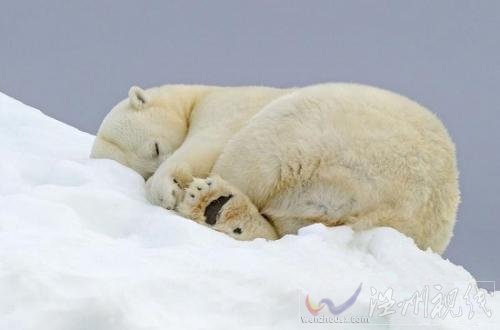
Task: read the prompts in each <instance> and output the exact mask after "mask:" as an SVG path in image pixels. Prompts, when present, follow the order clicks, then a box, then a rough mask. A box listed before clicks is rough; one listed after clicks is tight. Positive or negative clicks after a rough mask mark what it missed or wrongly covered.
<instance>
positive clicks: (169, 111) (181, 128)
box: [90, 86, 188, 179]
mask: <svg viewBox="0 0 500 330" xmlns="http://www.w3.org/2000/svg"><path fill="white" fill-rule="evenodd" d="M128 96H129V97H128V99H125V100H123V101H122V102H120V103H118V104H117V105H116V106H115V107H114V108H113V109H112V110H111V112H110V113H109V114H108V115H107V116H106V118H104V121H103V122H102V124H101V126H100V128H99V131H98V133H97V136H96V139H95V142H94V145H93V147H92V151H91V155H90V157H91V158H107V159H112V160H115V161H117V162H119V163H121V164H123V165H125V166H127V167H130V168H132V169H133V170H135V171H136V172H138V173H139V174H141V175H142V176H143V177H144V178H145V179H147V178H148V177H150V176H151V175H152V174H153V173H154V172H155V171H156V169H157V168H158V167H159V166H160V164H161V163H162V162H163V161H164V160H165V159H166V158H168V157H169V155H170V154H172V153H173V152H174V151H175V150H176V149H177V148H178V147H179V146H180V145H181V143H182V142H183V141H184V138H185V137H186V134H187V130H188V122H187V121H188V120H187V116H186V114H185V110H184V108H185V105H184V104H183V103H182V102H180V101H179V99H177V98H175V97H174V95H173V93H169V92H168V87H160V88H151V89H148V90H143V89H141V88H140V87H136V86H134V87H132V88H130V90H129V94H128Z"/></svg>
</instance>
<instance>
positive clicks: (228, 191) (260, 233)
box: [177, 177, 277, 240]
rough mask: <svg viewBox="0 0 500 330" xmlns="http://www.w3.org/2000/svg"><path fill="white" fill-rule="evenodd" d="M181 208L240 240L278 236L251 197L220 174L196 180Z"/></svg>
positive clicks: (186, 213) (197, 218) (203, 222)
mask: <svg viewBox="0 0 500 330" xmlns="http://www.w3.org/2000/svg"><path fill="white" fill-rule="evenodd" d="M177 211H178V212H179V213H180V214H182V215H183V216H185V217H187V218H190V219H192V220H194V221H196V222H198V223H200V224H203V225H206V226H208V227H211V228H213V229H215V230H217V231H220V232H223V233H226V234H228V235H229V236H232V237H234V238H236V239H239V240H251V239H254V238H258V237H261V238H266V239H276V238H277V235H276V231H275V230H274V228H273V227H272V225H271V224H270V223H269V222H268V221H267V220H266V219H265V218H264V217H262V216H261V215H260V214H259V212H258V210H257V208H256V207H255V205H253V204H252V202H251V201H250V200H249V199H248V197H246V196H245V194H243V193H242V192H240V191H239V190H237V189H236V188H234V187H232V186H231V185H229V184H228V183H227V182H226V181H224V180H222V179H221V178H219V177H209V178H207V179H199V178H195V179H193V181H192V182H191V184H190V185H189V187H188V188H187V189H186V191H185V193H184V199H183V200H182V202H181V203H180V204H179V207H178V208H177Z"/></svg>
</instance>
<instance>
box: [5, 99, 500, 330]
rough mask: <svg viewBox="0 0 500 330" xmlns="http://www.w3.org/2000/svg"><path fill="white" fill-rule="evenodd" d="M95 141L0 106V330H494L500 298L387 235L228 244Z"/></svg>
mask: <svg viewBox="0 0 500 330" xmlns="http://www.w3.org/2000/svg"><path fill="white" fill-rule="evenodd" d="M92 140H93V136H91V135H88V134H86V133H82V132H80V131H78V130H76V129H74V128H72V127H69V126H67V125H64V124H62V123H60V122H58V121H55V120H53V119H51V118H48V117H46V116H44V115H43V114H42V113H41V112H39V111H38V110H35V109H33V108H30V107H28V106H26V105H23V104H21V103H19V102H17V101H15V100H13V99H11V98H9V97H7V96H5V95H3V94H0V157H1V161H0V329H9V330H12V329H65V330H67V329H92V330H99V329H106V330H109V329H120V330H124V329H271V328H272V329H295V328H318V327H320V328H321V325H319V324H311V323H313V322H319V323H323V324H322V325H323V326H328V327H332V324H329V323H336V325H335V326H336V327H337V328H341V327H342V323H343V322H346V323H348V324H346V325H345V326H346V327H347V328H352V323H349V322H368V323H367V324H364V325H363V327H364V328H366V329H369V328H375V327H378V328H380V327H383V328H384V327H385V328H395V329H397V328H400V327H401V326H402V325H406V326H408V327H406V326H405V329H406V328H409V327H410V326H409V325H412V326H415V327H417V328H421V327H420V326H418V325H422V324H432V325H433V326H434V327H433V328H439V329H456V328H457V327H458V326H462V327H463V328H470V327H471V326H474V325H478V326H479V327H480V328H481V329H486V328H497V329H498V326H499V318H498V317H497V316H496V314H495V311H498V310H500V309H499V306H500V300H499V296H498V295H497V297H491V296H490V295H488V294H485V292H484V291H482V290H479V291H478V290H477V288H476V285H475V281H474V279H473V278H472V277H471V275H470V274H469V273H468V272H467V271H466V270H464V269H463V268H462V267H459V266H455V265H453V264H452V263H450V262H449V261H446V260H443V259H442V258H441V257H440V256H438V255H436V254H433V253H431V252H429V251H428V252H423V251H420V250H418V249H417V248H416V247H415V245H414V244H413V242H412V241H411V240H410V239H408V238H406V237H404V236H403V235H401V234H399V233H397V232H396V231H394V230H391V229H388V228H380V229H375V230H371V231H368V232H363V233H353V232H352V231H351V230H350V229H349V228H344V227H338V228H325V227H323V226H321V225H314V226H310V227H307V228H304V229H303V230H302V231H301V232H300V234H299V235H297V236H287V237H285V238H283V239H281V240H279V241H275V242H266V241H263V240H255V241H253V242H239V241H235V240H232V239H231V238H229V237H226V236H224V235H222V234H220V233H218V232H215V231H212V230H210V229H208V228H205V227H202V226H199V225H197V224H195V223H193V222H191V221H189V220H186V219H183V218H181V217H179V216H176V215H175V214H173V213H172V212H169V211H166V210H164V209H161V208H159V207H155V206H152V205H150V204H148V203H147V201H146V200H145V198H144V182H143V180H142V178H141V177H140V176H139V175H137V174H136V173H134V172H133V171H131V170H129V169H127V168H125V167H123V166H121V165H119V164H117V163H115V162H112V161H107V160H90V159H88V154H89V150H90V147H91V144H92ZM360 284H361V291H360V293H359V296H356V295H355V293H356V291H355V290H356V288H358V287H359V286H360ZM426 292H427V294H426ZM454 294H456V296H455V298H456V299H451V298H453V295H454ZM306 297H307V298H308V300H307V302H308V303H309V304H308V305H306ZM349 297H352V299H351V302H352V300H353V299H354V303H353V304H352V306H351V307H349V308H345V307H346V306H341V304H342V303H343V302H344V301H346V300H347V299H348V298H349ZM323 298H325V299H327V300H323V301H322V302H320V300H321V299H323ZM411 298H415V299H414V300H413V304H412V300H411ZM328 300H330V301H332V302H333V305H335V306H333V305H332V304H330V306H328ZM384 300H385V301H384ZM405 302H406V303H405ZM452 302H454V305H453V304H452ZM483 302H484V304H483ZM339 305H340V307H339ZM415 305H417V306H418V307H419V309H418V313H415ZM332 306H333V307H336V308H337V309H338V308H340V309H342V308H344V309H345V310H344V311H343V312H342V313H341V314H339V315H334V314H332V313H331V312H330V311H329V308H328V307H332ZM405 306H406V307H407V309H406V312H405V310H404V307H405ZM426 306H427V307H426ZM443 306H444V307H445V309H444V310H443V309H439V308H440V307H443ZM481 306H483V308H484V311H483V309H482V308H481ZM307 307H309V308H310V309H307ZM446 307H448V308H449V309H448V310H447V309H446ZM320 309H321V310H320ZM370 309H371V312H370ZM309 310H310V311H309ZM436 310H438V311H439V310H440V311H441V314H435V312H436ZM450 310H451V311H450ZM334 311H335V310H334ZM446 311H448V312H446ZM471 311H472V313H473V314H470V312H471ZM485 311H486V312H489V311H491V312H492V313H493V314H492V315H491V317H489V316H488V315H487V313H485ZM445 312H446V313H447V315H443V314H444V313H445ZM451 312H453V313H455V314H459V312H461V316H459V315H455V317H452V316H451V315H450V313H451ZM385 313H388V314H387V315H383V314H385ZM315 314H316V315H315ZM370 315H371V317H370ZM471 315H472V317H471ZM469 318H470V319H469ZM495 326H496V327H495Z"/></svg>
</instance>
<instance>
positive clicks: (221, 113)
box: [91, 84, 459, 253]
mask: <svg viewBox="0 0 500 330" xmlns="http://www.w3.org/2000/svg"><path fill="white" fill-rule="evenodd" d="M91 157H93V158H110V159H114V160H116V161H118V162H120V163H122V164H123V165H125V166H128V167H130V168H132V169H134V170H135V171H137V172H138V173H140V174H141V175H142V176H143V177H144V178H145V179H147V184H146V186H147V188H146V190H147V195H148V199H149V200H150V201H151V202H152V203H154V204H157V205H161V206H163V207H165V208H167V209H173V210H176V211H177V212H179V213H180V214H182V215H184V216H186V217H188V218H190V219H193V220H195V221H197V222H199V223H202V224H204V225H207V226H210V227H212V228H214V229H216V230H218V231H222V232H224V233H227V234H228V235H230V236H232V237H234V238H237V239H242V240H249V239H253V238H256V237H263V238H266V239H276V238H279V237H281V236H283V235H285V234H290V233H296V232H297V230H298V229H299V228H301V227H303V226H306V225H309V224H312V223H323V224H325V225H327V226H338V225H348V226H351V227H352V228H354V229H355V230H362V229H367V228H372V227H374V226H390V227H393V228H395V229H397V230H399V231H400V232H402V233H404V234H406V235H407V236H409V237H411V238H413V239H414V240H415V242H416V244H417V245H418V246H419V247H420V248H422V249H426V248H428V247H430V248H431V249H432V250H434V251H435V252H438V253H442V252H443V251H444V249H445V248H446V246H447V245H448V243H449V240H450V238H451V236H452V232H453V226H454V223H455V215H456V210H457V205H458V202H459V190H458V182H457V175H458V174H457V169H456V160H455V150H454V145H453V143H452V141H451V139H450V137H449V135H448V133H447V131H446V129H445V128H444V126H443V125H442V123H441V122H440V121H439V120H438V119H437V118H436V117H435V116H434V115H433V114H432V113H430V112H429V111H427V110H426V109H424V108H423V107H422V106H420V105H418V104H417V103H415V102H413V101H411V100H409V99H408V98H405V97H402V96H400V95H397V94H394V93H392V92H388V91H385V90H382V89H378V88H374V87H369V86H362V85H355V84H322V85H315V86H310V87H305V88H297V89H276V88H267V87H215V86H197V85H192V86H191V85H166V86H162V87H157V88H151V89H148V90H143V89H141V88H139V87H132V88H131V89H130V91H129V98H128V99H126V100H124V101H122V102H120V103H119V104H118V105H117V106H116V107H115V108H114V109H113V110H112V111H111V112H110V113H109V114H108V115H107V116H106V118H105V119H104V121H103V123H102V125H101V127H100V129H99V132H98V134H97V137H96V140H95V143H94V146H93V149H92V153H91Z"/></svg>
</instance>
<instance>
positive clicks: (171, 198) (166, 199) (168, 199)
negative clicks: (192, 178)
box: [146, 172, 184, 210]
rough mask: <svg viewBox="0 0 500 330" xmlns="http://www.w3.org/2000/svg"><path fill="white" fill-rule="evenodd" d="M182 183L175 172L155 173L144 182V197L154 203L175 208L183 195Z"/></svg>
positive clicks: (169, 208) (167, 207) (168, 208)
mask: <svg viewBox="0 0 500 330" xmlns="http://www.w3.org/2000/svg"><path fill="white" fill-rule="evenodd" d="M182 183H183V180H182V179H180V178H178V177H177V176H176V175H175V173H169V172H167V173H163V174H162V173H155V174H154V175H153V176H152V177H150V178H149V179H148V181H147V182H146V197H147V198H148V200H149V201H150V202H151V203H153V204H155V205H159V206H161V207H164V208H166V209H167V210H175V209H176V207H177V206H178V205H179V202H180V201H181V200H182V198H183V197H184V189H183V186H182Z"/></svg>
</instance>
